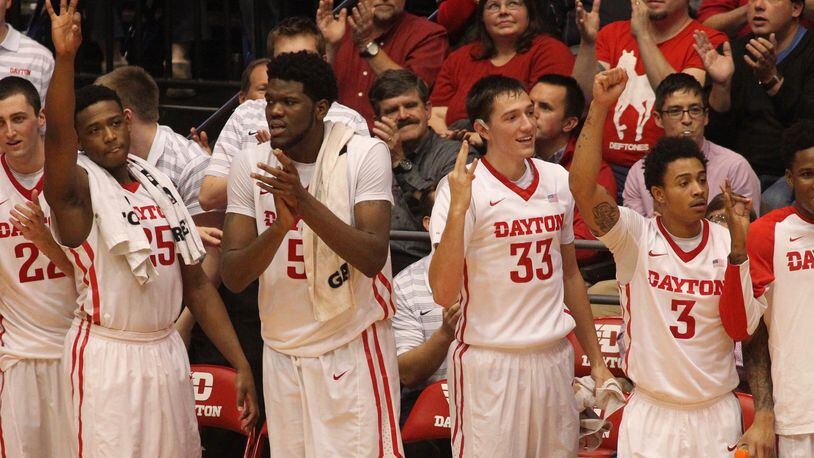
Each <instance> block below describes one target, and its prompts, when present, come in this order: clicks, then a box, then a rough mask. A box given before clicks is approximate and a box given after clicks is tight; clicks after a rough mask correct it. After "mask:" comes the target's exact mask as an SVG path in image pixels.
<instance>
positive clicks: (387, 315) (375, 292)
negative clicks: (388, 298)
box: [373, 275, 390, 320]
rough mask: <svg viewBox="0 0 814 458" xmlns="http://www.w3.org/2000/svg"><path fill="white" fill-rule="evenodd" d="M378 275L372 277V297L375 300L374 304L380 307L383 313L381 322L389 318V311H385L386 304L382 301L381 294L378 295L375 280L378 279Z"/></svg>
mask: <svg viewBox="0 0 814 458" xmlns="http://www.w3.org/2000/svg"><path fill="white" fill-rule="evenodd" d="M378 278H379V277H378V275H377V276H375V277H373V297H375V298H376V302H378V303H379V305H380V306H381V307H382V312H384V316H383V317H382V319H383V320H385V319H387V318H388V317H389V316H390V311H389V310H387V302H385V301H384V298H383V297H382V295H381V294H379V288H378V287H376V280H377V279H378Z"/></svg>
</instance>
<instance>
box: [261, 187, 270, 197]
mask: <svg viewBox="0 0 814 458" xmlns="http://www.w3.org/2000/svg"><path fill="white" fill-rule="evenodd" d="M264 194H269V192H268V191H266V190H265V189H261V190H260V195H261V196H262V195H264Z"/></svg>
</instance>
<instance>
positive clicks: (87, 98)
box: [73, 84, 124, 116]
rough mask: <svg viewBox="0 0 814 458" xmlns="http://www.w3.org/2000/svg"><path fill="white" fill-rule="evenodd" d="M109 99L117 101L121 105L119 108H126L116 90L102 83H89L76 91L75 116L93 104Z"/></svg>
mask: <svg viewBox="0 0 814 458" xmlns="http://www.w3.org/2000/svg"><path fill="white" fill-rule="evenodd" d="M107 101H112V102H116V104H117V105H119V108H120V109H122V110H124V106H123V105H122V100H121V99H120V98H119V95H118V94H116V91H114V90H113V89H110V88H109V87H107V86H102V85H100V84H89V85H87V86H85V87H83V88H81V89H79V90H78V91H76V106H75V107H74V112H73V113H74V116H76V115H78V114H79V112H81V111H82V110H84V109H85V108H87V107H89V106H91V105H94V104H97V103H99V102H107Z"/></svg>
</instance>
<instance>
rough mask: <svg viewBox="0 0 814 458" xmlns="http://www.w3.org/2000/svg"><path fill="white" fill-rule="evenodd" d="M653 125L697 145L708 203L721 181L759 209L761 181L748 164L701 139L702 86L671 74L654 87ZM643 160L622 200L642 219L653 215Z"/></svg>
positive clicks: (704, 111)
mask: <svg viewBox="0 0 814 458" xmlns="http://www.w3.org/2000/svg"><path fill="white" fill-rule="evenodd" d="M653 114H654V116H655V117H656V124H658V126H659V127H661V128H663V129H664V134H665V135H666V136H670V137H680V136H684V137H689V138H691V139H692V140H694V141H695V142H696V143H698V146H699V147H700V148H701V152H702V153H703V154H704V156H706V158H707V183H708V184H709V189H710V192H709V196H708V200H712V198H713V197H715V195H717V194H718V192H717V191H718V190H720V189H721V184H723V183H724V180H729V182H730V183H731V184H732V191H733V192H735V193H737V194H741V195H743V196H746V197H749V198H750V199H752V208H755V209H759V208H760V182H759V181H758V178H757V175H756V174H755V172H754V171H753V170H752V167H751V166H750V165H749V162H747V161H746V159H745V158H744V157H743V156H741V155H740V154H738V153H736V152H734V151H732V150H729V149H726V148H724V147H722V146H719V145H716V144H715V143H712V142H711V141H709V140H707V139H705V138H704V127H705V126H706V125H707V122H708V120H709V119H708V108H707V97H706V93H705V92H704V89H703V88H702V87H701V84H700V83H699V82H698V80H696V79H695V78H693V77H692V76H690V75H688V74H686V73H674V74H672V75H670V76H668V77H667V78H665V79H664V80H663V81H662V82H661V84H659V86H658V88H656V102H655V107H654V109H653ZM643 164H644V159H640V160H639V161H638V162H636V163H635V164H633V166H632V167H631V169H630V173H629V174H628V176H627V181H626V182H625V189H624V192H623V193H622V198H623V201H624V205H625V207H628V208H631V209H633V210H635V211H636V212H638V213H640V214H642V215H644V216H648V217H649V216H653V214H654V212H655V211H658V209H654V208H653V197H652V196H651V195H650V192H649V190H648V189H647V187H646V186H645V184H644V166H643Z"/></svg>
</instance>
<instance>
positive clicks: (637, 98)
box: [613, 51, 656, 141]
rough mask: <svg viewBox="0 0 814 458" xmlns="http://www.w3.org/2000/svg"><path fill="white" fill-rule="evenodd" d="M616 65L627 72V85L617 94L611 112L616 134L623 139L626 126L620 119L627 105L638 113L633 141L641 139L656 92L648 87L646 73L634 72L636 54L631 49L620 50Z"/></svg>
mask: <svg viewBox="0 0 814 458" xmlns="http://www.w3.org/2000/svg"><path fill="white" fill-rule="evenodd" d="M616 66H617V67H621V68H624V69H625V73H627V85H626V86H625V90H624V91H622V95H620V96H619V100H618V101H617V102H616V108H615V109H614V112H613V125H614V126H616V135H617V136H618V137H619V140H622V139H624V137H625V130H626V129H627V128H628V126H626V125H624V124H621V123H620V121H621V119H622V114H624V112H625V110H627V107H633V109H634V110H636V113H638V118H637V120H636V138H635V141H639V140H641V139H642V131H643V130H644V125H645V124H647V121H648V120H649V119H650V115H651V114H652V111H653V104H654V103H655V101H656V94H655V93H654V92H653V88H652V87H650V81H648V80H647V75H639V74H637V73H636V54H634V53H633V51H622V57H620V58H619V63H618V64H616Z"/></svg>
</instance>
